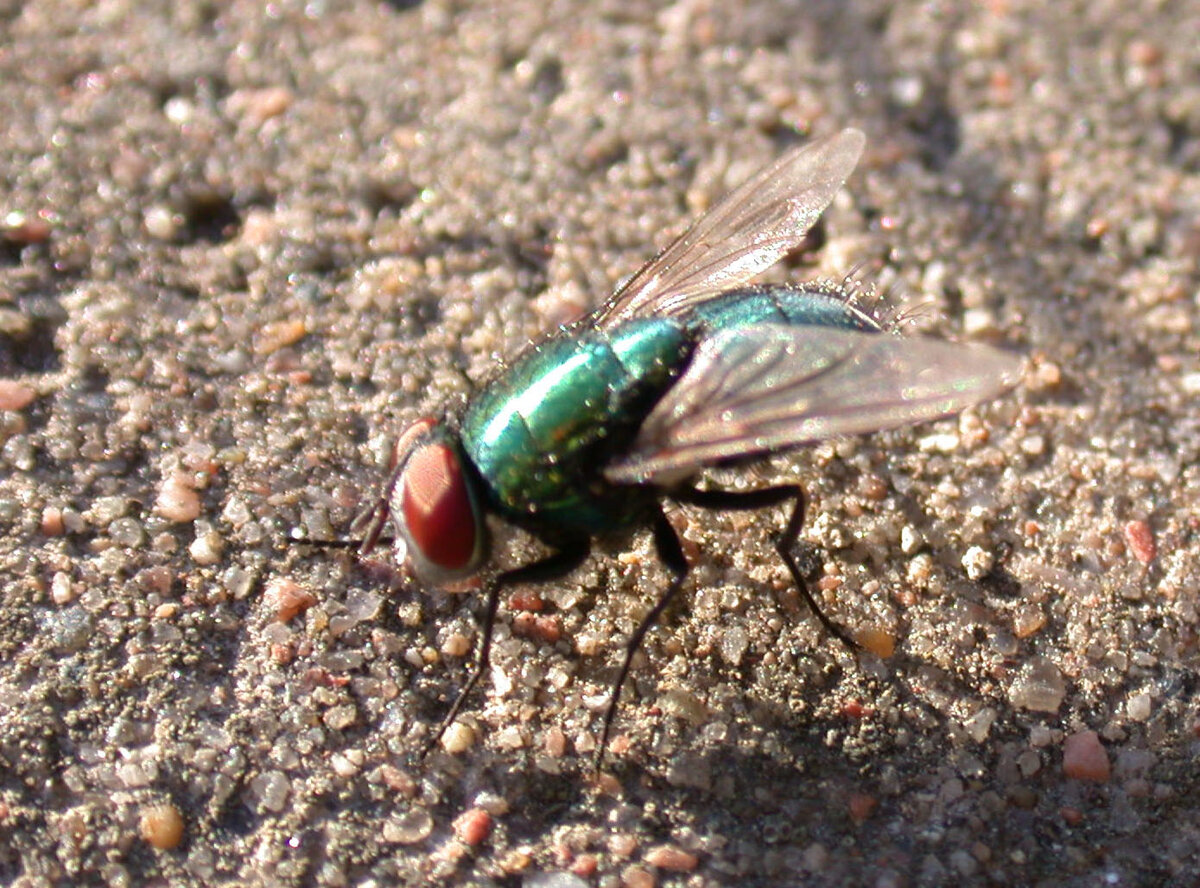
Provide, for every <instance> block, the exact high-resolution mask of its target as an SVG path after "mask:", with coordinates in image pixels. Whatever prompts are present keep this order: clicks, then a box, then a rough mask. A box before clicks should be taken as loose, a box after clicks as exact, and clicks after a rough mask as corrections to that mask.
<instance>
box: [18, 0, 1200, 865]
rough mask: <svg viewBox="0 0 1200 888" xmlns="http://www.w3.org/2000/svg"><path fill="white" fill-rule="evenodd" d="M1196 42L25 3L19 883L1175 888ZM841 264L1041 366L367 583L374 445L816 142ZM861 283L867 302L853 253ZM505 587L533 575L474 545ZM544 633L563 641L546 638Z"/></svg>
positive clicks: (911, 24)
mask: <svg viewBox="0 0 1200 888" xmlns="http://www.w3.org/2000/svg"><path fill="white" fill-rule="evenodd" d="M1197 34H1200V4H1197V3H1196V2H1195V0H1191V2H1187V0H1185V2H1176V3H1170V2H1158V3H1135V2H1129V0H1088V2H1064V3H1045V2H1027V0H995V2H990V3H966V2H961V3H952V2H944V3H938V2H933V3H918V2H910V0H904V2H894V3H883V2H871V0H861V2H860V0H853V2H844V3H843V2H833V0H814V2H801V0H794V2H793V0H764V2H755V0H751V2H748V3H737V4H734V3H725V2H715V0H707V2H706V0H681V2H678V3H674V4H671V5H666V4H658V5H652V4H647V3H642V2H632V0H630V2H617V0H612V2H568V0H564V2H557V0H550V2H542V0H537V2H530V0H513V2H511V3H507V4H495V5H488V4H469V3H461V4H454V3H443V2H435V0H427V2H415V3H405V2H394V3H386V2H337V0H328V2H326V0H310V2H292V0H279V2H269V3H247V2H240V0H233V2H197V0H171V2H146V0H140V2H133V0H102V2H83V0H78V2H64V0H44V2H43V0H39V2H20V0H0V120H2V121H3V125H2V126H0V158H2V161H0V162H2V165H3V167H2V168H3V173H4V178H3V187H2V188H0V408H2V409H0V528H2V536H0V883H3V884H8V885H17V886H25V888H29V886H43V885H45V886H60V885H64V886H65V885H99V884H109V885H129V886H141V885H213V884H231V885H232V884H238V885H281V886H292V885H295V886H343V885H345V886H384V885H397V884H422V883H434V884H455V885H459V884H461V885H467V884H472V885H505V886H508V885H511V886H517V885H521V886H529V888H535V886H538V888H547V886H556V888H572V886H584V885H600V886H612V888H615V886H618V885H628V886H649V885H686V886H716V885H737V886H766V885H801V884H802V885H868V886H925V885H932V886H937V885H954V886H958V885H1014V886H1017V885H1020V886H1026V885H1052V886H1055V888H1064V886H1098V885H1105V886H1109V885H1113V886H1135V885H1136V886H1154V885H1168V884H1189V883H1190V882H1189V880H1194V879H1196V878H1197V875H1196V873H1197V872H1200V802H1198V801H1197V799H1198V798H1200V786H1198V776H1200V774H1198V768H1200V766H1198V765H1197V758H1198V754H1200V747H1198V744H1200V740H1198V735H1200V720H1198V718H1200V712H1198V706H1197V701H1196V696H1195V695H1196V691H1197V674H1196V669H1197V597H1198V595H1197V586H1198V580H1197V566H1196V558H1195V555H1196V553H1197V548H1198V545H1200V524H1198V513H1197V503H1198V498H1200V469H1198V466H1197V457H1198V455H1200V420H1198V419H1197V410H1196V404H1197V399H1198V398H1200V306H1198V299H1200V274H1198V271H1197V255H1198V254H1200V40H1198V39H1197V36H1196V35H1197ZM845 126H857V127H859V128H861V129H863V130H864V131H865V132H866V133H867V136H868V147H867V151H866V154H865V155H864V157H863V160H862V162H861V163H860V165H859V168H858V170H857V172H856V173H855V174H854V175H853V176H852V177H851V178H850V180H849V182H848V183H847V186H846V188H845V189H844V190H843V191H842V193H841V194H840V195H839V197H838V198H837V200H836V201H835V202H834V205H833V206H832V207H831V208H830V210H829V211H828V212H827V213H826V216H825V220H824V224H823V226H822V228H821V234H822V237H821V238H819V239H818V246H819V249H814V250H813V251H811V252H809V253H808V254H806V255H804V256H801V257H797V258H796V259H795V260H794V261H791V262H790V263H788V265H787V267H785V268H783V269H780V270H777V271H776V272H775V275H776V277H777V278H786V279H792V280H799V279H804V278H814V277H815V278H827V279H833V280H837V279H840V278H841V277H842V276H843V275H846V274H848V273H850V272H854V274H855V277H856V278H857V280H858V281H860V282H861V284H862V286H863V287H864V288H866V289H869V288H871V287H873V288H874V289H875V291H876V292H877V293H882V294H885V295H886V298H887V300H888V302H889V304H890V305H891V306H892V309H893V310H894V311H897V312H899V313H900V314H901V315H902V316H905V317H908V318H909V320H910V322H911V326H913V327H915V328H917V330H918V331H922V332H925V333H929V334H931V335H937V336H942V337H952V338H960V339H969V340H982V341H989V342H991V343H993V344H995V345H997V346H998V347H1001V348H1005V349H1009V350H1011V351H1013V352H1015V353H1018V354H1020V355H1023V356H1026V358H1027V369H1026V371H1025V374H1024V379H1023V381H1022V383H1021V385H1020V386H1018V388H1017V389H1016V390H1015V391H1013V392H1012V393H1010V394H1008V395H1006V396H1004V397H1002V398H1000V399H998V400H997V401H995V402H993V403H990V404H986V405H982V406H980V407H979V408H977V409H974V410H971V411H968V413H966V414H965V415H963V416H962V417H959V418H957V419H951V420H943V421H941V422H938V423H933V424H927V425H924V426H921V427H918V428H915V429H909V430H904V431H900V432H892V433H886V434H878V435H873V436H869V437H864V438H862V439H855V440H852V441H845V442H839V443H837V444H836V445H825V446H821V447H817V448H813V449H810V450H807V451H801V452H799V453H796V454H792V455H789V456H786V457H779V458H776V459H773V460H772V461H770V463H769V464H768V465H767V466H765V467H763V468H762V469H761V470H759V471H756V472H751V473H749V474H746V473H742V474H741V475H738V476H735V477H733V478H721V479H717V480H723V481H728V482H730V483H744V484H756V483H762V482H763V481H764V480H765V479H782V478H787V479H799V480H801V481H802V482H803V483H804V484H805V486H806V488H807V489H808V491H809V493H810V496H811V501H812V502H811V509H810V519H809V522H808V524H807V526H806V528H805V530H804V533H803V542H804V549H805V551H806V553H807V554H808V555H809V556H811V558H810V560H812V561H813V563H814V565H815V567H816V570H817V571H818V572H819V573H820V574H821V576H820V579H819V581H818V584H817V585H818V587H819V594H820V595H821V599H822V601H823V602H824V604H825V608H826V610H827V611H828V613H829V615H830V616H831V617H833V618H834V619H835V620H837V621H838V622H839V623H840V624H841V625H843V626H845V627H846V628H847V630H848V631H849V632H851V633H852V634H854V635H856V636H857V637H858V638H860V639H861V640H862V641H863V643H864V645H865V647H866V649H867V650H866V651H865V652H864V653H863V654H862V655H861V656H857V657H856V656H853V655H851V654H850V653H849V652H848V651H847V650H845V649H843V648H841V647H840V646H838V645H837V644H836V643H833V642H832V641H831V639H830V638H829V637H828V636H827V635H826V634H825V633H824V632H823V631H822V630H821V628H820V626H819V625H818V624H817V622H816V621H815V620H814V619H812V618H811V617H810V616H809V615H807V614H806V612H805V610H804V608H803V606H802V605H800V604H799V603H798V601H797V600H796V598H795V597H794V594H793V593H791V592H789V590H788V588H787V583H786V577H785V574H784V572H783V569H782V568H781V566H780V565H779V564H778V562H777V560H776V558H775V557H774V553H773V551H772V547H771V536H770V535H771V533H772V532H774V531H775V530H777V529H778V527H779V525H780V523H781V522H782V521H783V515H781V514H778V512H777V511H768V512H766V513H762V514H753V513H728V514H712V513H706V512H703V511H698V510H694V509H678V510H675V511H674V512H673V513H672V520H673V521H674V522H675V523H676V526H677V527H678V528H679V529H680V530H681V532H682V534H683V536H684V539H685V546H686V548H687V554H688V556H689V558H691V559H692V560H693V562H695V564H696V565H697V566H696V569H695V570H694V572H693V586H692V587H691V590H692V591H690V592H689V594H688V595H687V597H686V600H685V601H684V602H683V603H682V604H681V606H680V607H678V608H676V609H674V611H673V612H672V613H671V615H670V617H671V618H670V619H669V620H668V621H667V623H666V624H665V625H664V626H662V627H660V628H659V629H656V630H655V631H654V632H652V633H651V635H650V637H649V639H648V643H647V645H646V647H645V652H644V656H643V657H640V658H639V660H638V661H637V662H636V663H635V667H634V674H633V677H632V679H631V681H630V683H629V685H628V687H627V688H626V698H625V704H624V706H623V708H622V710H621V712H620V715H619V717H618V721H617V732H616V733H617V737H616V740H615V742H614V744H613V751H612V754H611V756H610V758H609V760H608V767H607V771H608V774H607V776H606V777H605V778H604V779H603V780H602V781H601V782H600V783H599V785H596V784H595V783H594V782H593V781H592V780H591V779H590V777H589V774H588V770H589V761H590V757H591V749H592V748H593V747H594V744H595V742H596V737H597V732H598V729H599V722H600V714H601V712H602V708H603V704H604V699H605V694H606V691H607V687H608V683H609V682H610V681H611V679H612V677H613V674H614V671H615V667H616V663H617V660H618V656H619V653H620V650H621V644H622V641H623V639H624V638H626V637H627V635H628V633H629V631H630V630H631V629H632V627H633V626H634V625H635V624H636V622H637V619H638V617H639V615H641V614H642V613H644V612H645V610H646V609H647V608H648V607H649V605H650V604H651V603H652V602H653V600H654V598H655V595H656V593H657V591H658V590H660V589H661V588H662V584H663V582H664V581H665V575H664V572H663V571H662V570H661V568H659V567H658V566H657V563H656V561H655V558H654V550H653V546H652V545H651V543H650V540H649V539H648V537H647V535H645V534H640V535H635V536H634V537H633V538H631V539H628V540H616V541H611V542H608V543H606V544H605V545H603V546H601V547H599V548H598V550H597V552H596V556H595V557H594V558H593V559H592V560H590V561H589V562H588V563H587V564H586V566H585V567H583V568H582V569H580V570H579V571H578V572H576V573H575V574H573V575H572V576H570V577H569V578H567V579H566V580H562V581H559V582H555V583H552V584H548V585H544V586H537V587H528V588H525V589H521V590H515V591H514V594H513V595H512V596H509V597H506V600H505V602H504V606H503V607H502V609H501V626H500V627H499V629H498V639H497V650H496V652H495V657H494V668H493V669H492V670H491V672H490V674H488V675H487V676H486V679H485V681H484V682H483V688H482V690H481V692H479V693H477V694H476V696H475V698H474V699H473V700H472V701H471V705H470V706H469V707H468V708H467V712H466V714H465V716H464V719H463V721H462V723H461V727H458V728H455V729H454V730H452V732H451V734H450V735H449V736H448V737H447V745H448V746H449V747H450V749H449V750H446V749H442V748H439V749H438V750H437V751H435V752H434V753H433V754H431V755H430V756H429V757H428V758H426V759H424V760H423V761H421V760H418V759H416V758H415V753H416V751H417V750H419V748H420V747H421V745H422V742H423V739H424V738H425V737H427V736H428V735H429V731H430V730H431V729H432V727H433V726H434V725H436V724H437V722H438V720H439V719H440V717H441V715H442V713H444V712H445V708H446V706H447V704H448V701H449V700H450V699H452V698H453V695H454V693H455V691H456V689H457V688H459V687H461V686H462V683H463V681H464V680H465V677H466V673H467V668H468V665H469V659H468V658H467V657H465V656H464V654H465V653H466V652H467V651H469V649H470V646H471V645H472V643H473V642H475V641H476V640H477V638H478V634H477V620H476V618H477V613H478V604H479V600H478V596H477V595H473V594H471V592H472V589H471V587H469V586H467V587H464V588H461V589H459V590H457V591H456V592H454V593H453V594H451V593H447V592H431V591H423V590H421V589H419V588H417V587H416V586H415V585H414V584H413V583H412V582H410V581H408V580H407V579H406V578H405V577H404V575H403V573H401V572H397V571H395V570H392V569H390V567H389V559H388V558H387V557H386V553H383V556H382V557H380V558H378V559H373V560H371V561H369V562H364V561H360V560H358V559H356V558H354V557H352V556H350V555H349V554H347V553H345V552H331V551H324V550H316V549H313V548H311V547H307V546H297V545H294V544H291V543H289V540H291V539H293V538H294V537H296V536H303V535H307V536H311V537H317V538H322V539H334V538H341V537H344V536H345V535H346V534H347V533H348V530H347V526H348V524H349V522H350V519H351V518H352V517H353V516H354V514H355V513H356V511H357V510H358V509H359V508H360V507H361V506H362V504H363V503H364V502H365V501H366V500H367V498H368V497H369V496H370V492H371V490H372V489H373V487H374V486H375V485H376V484H377V483H378V481H379V479H380V477H381V475H382V473H383V471H384V465H385V463H386V459H387V452H388V443H387V442H388V440H389V438H390V437H391V436H392V435H394V434H395V432H396V430H397V429H398V428H401V427H402V426H403V424H404V423H405V422H407V421H410V420H412V419H413V418H415V417H417V416H420V415H423V414H426V413H429V412H431V411H438V410H440V409H443V407H444V406H445V405H447V404H450V405H452V406H453V405H454V404H456V403H459V402H461V400H462V399H463V398H465V397H467V396H468V394H469V391H470V382H469V380H479V379H480V378H482V377H484V376H485V375H486V374H487V373H488V372H489V370H490V369H491V368H492V367H493V366H494V365H495V363H496V361H497V360H498V357H499V356H501V355H504V354H506V353H512V352H513V351H514V350H515V349H517V348H519V347H520V346H521V345H522V344H523V343H524V342H526V341H527V340H528V339H529V338H530V337H532V336H534V335H536V334H537V333H538V332H539V331H543V330H546V329H550V328H552V327H553V326H554V325H555V324H557V323H560V322H562V321H564V320H566V319H567V318H569V317H571V316H572V315H573V314H574V313H576V312H577V311H579V310H581V309H582V308H585V307H587V306H590V305H593V304H595V303H596V302H597V301H598V300H600V299H602V298H603V297H604V296H605V295H606V294H607V293H608V292H610V290H611V288H612V286H613V285H614V283H615V282H617V281H618V280H620V279H621V278H622V277H623V276H625V275H628V274H630V273H631V272H633V271H634V270H635V269H636V268H637V267H638V266H639V265H640V264H641V263H642V262H643V261H645V259H647V258H649V256H650V255H652V254H653V251H654V250H655V249H656V248H658V247H661V246H662V245H663V244H664V243H665V242H666V241H667V240H668V239H669V238H670V236H671V235H672V234H673V233H677V232H678V231H680V230H681V227H682V226H683V225H684V224H685V223H686V221H687V220H689V219H691V218H693V217H694V216H695V215H696V214H697V213H698V212H700V211H701V210H702V209H703V208H704V207H705V206H708V205H710V204H711V202H712V200H714V199H715V198H716V197H717V196H719V195H720V194H721V193H722V192H723V191H725V190H726V189H727V188H728V187H730V186H731V185H733V184H735V183H736V182H737V181H738V180H739V179H741V178H743V177H744V176H746V175H747V174H749V173H750V172H751V171H753V170H754V169H756V168H757V167H758V166H759V165H760V164H762V163H764V162H765V161H767V160H769V159H771V158H773V157H776V156H778V155H779V154H780V153H781V152H782V151H783V150H785V149H786V148H787V147H788V146H790V145H792V144H796V143H798V142H800V141H802V140H803V139H805V138H808V137H809V136H810V135H822V134H826V133H831V132H835V131H837V130H838V129H841V128H842V127H845ZM856 269H857V270H856ZM501 542H502V545H501V546H500V551H499V554H498V559H499V562H500V563H510V562H515V561H517V560H519V559H522V558H529V557H530V556H531V553H532V552H534V551H535V548H534V546H533V544H531V543H530V542H529V541H527V540H524V539H522V538H520V537H513V538H504V539H502V540H501ZM539 608H540V609H539Z"/></svg>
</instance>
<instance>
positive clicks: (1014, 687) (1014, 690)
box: [1008, 657, 1067, 712]
mask: <svg viewBox="0 0 1200 888" xmlns="http://www.w3.org/2000/svg"><path fill="white" fill-rule="evenodd" d="M1066 694H1067V688H1066V684H1065V683H1064V681H1063V677H1062V672H1061V671H1060V670H1059V668H1058V667H1057V666H1056V665H1055V664H1054V663H1053V662H1052V661H1050V660H1048V659H1046V658H1045V657H1031V658H1030V659H1029V660H1027V661H1026V662H1025V665H1024V666H1022V667H1021V671H1020V672H1019V673H1017V677H1016V678H1014V679H1013V682H1012V684H1011V685H1010V686H1009V689H1008V698H1009V700H1010V701H1011V702H1012V704H1013V705H1014V706H1017V707H1019V708H1021V709H1028V710H1031V711H1033V712H1058V707H1059V706H1061V705H1062V701H1063V698H1064V697H1065V696H1066Z"/></svg>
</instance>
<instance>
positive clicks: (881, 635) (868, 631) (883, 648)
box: [854, 627, 896, 660]
mask: <svg viewBox="0 0 1200 888" xmlns="http://www.w3.org/2000/svg"><path fill="white" fill-rule="evenodd" d="M854 638H855V641H857V642H858V643H859V644H861V645H862V646H863V647H864V648H866V649H867V650H868V651H870V652H871V653H873V654H874V655H875V656H877V657H879V658H880V659H881V660H886V659H888V658H889V657H891V656H892V654H894V653H896V637H895V636H894V635H892V633H890V632H887V631H885V630H883V629H877V628H874V627H867V628H865V629H861V630H859V631H858V632H857V633H855V636H854Z"/></svg>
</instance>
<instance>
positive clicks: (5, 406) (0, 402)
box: [0, 379, 37, 410]
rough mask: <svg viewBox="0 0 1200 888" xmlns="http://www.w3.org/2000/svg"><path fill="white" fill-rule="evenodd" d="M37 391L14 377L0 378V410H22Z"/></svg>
mask: <svg viewBox="0 0 1200 888" xmlns="http://www.w3.org/2000/svg"><path fill="white" fill-rule="evenodd" d="M36 397H37V393H36V392H35V391H34V390H33V389H31V388H30V387H29V386H27V385H25V384H24V383H22V382H17V381H16V380H15V379H0V410H24V409H25V408H26V407H28V406H29V405H30V404H32V403H33V399H34V398H36Z"/></svg>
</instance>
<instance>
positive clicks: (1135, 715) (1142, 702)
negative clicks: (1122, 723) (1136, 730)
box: [1125, 694, 1154, 721]
mask: <svg viewBox="0 0 1200 888" xmlns="http://www.w3.org/2000/svg"><path fill="white" fill-rule="evenodd" d="M1153 702H1154V701H1153V700H1152V699H1151V697H1150V695H1149V694H1134V695H1133V696H1132V697H1130V698H1129V699H1128V700H1127V701H1125V714H1126V715H1128V716H1129V717H1130V718H1131V719H1133V720H1134V721H1145V720H1146V719H1148V718H1149V717H1150V712H1151V709H1152V706H1153Z"/></svg>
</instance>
